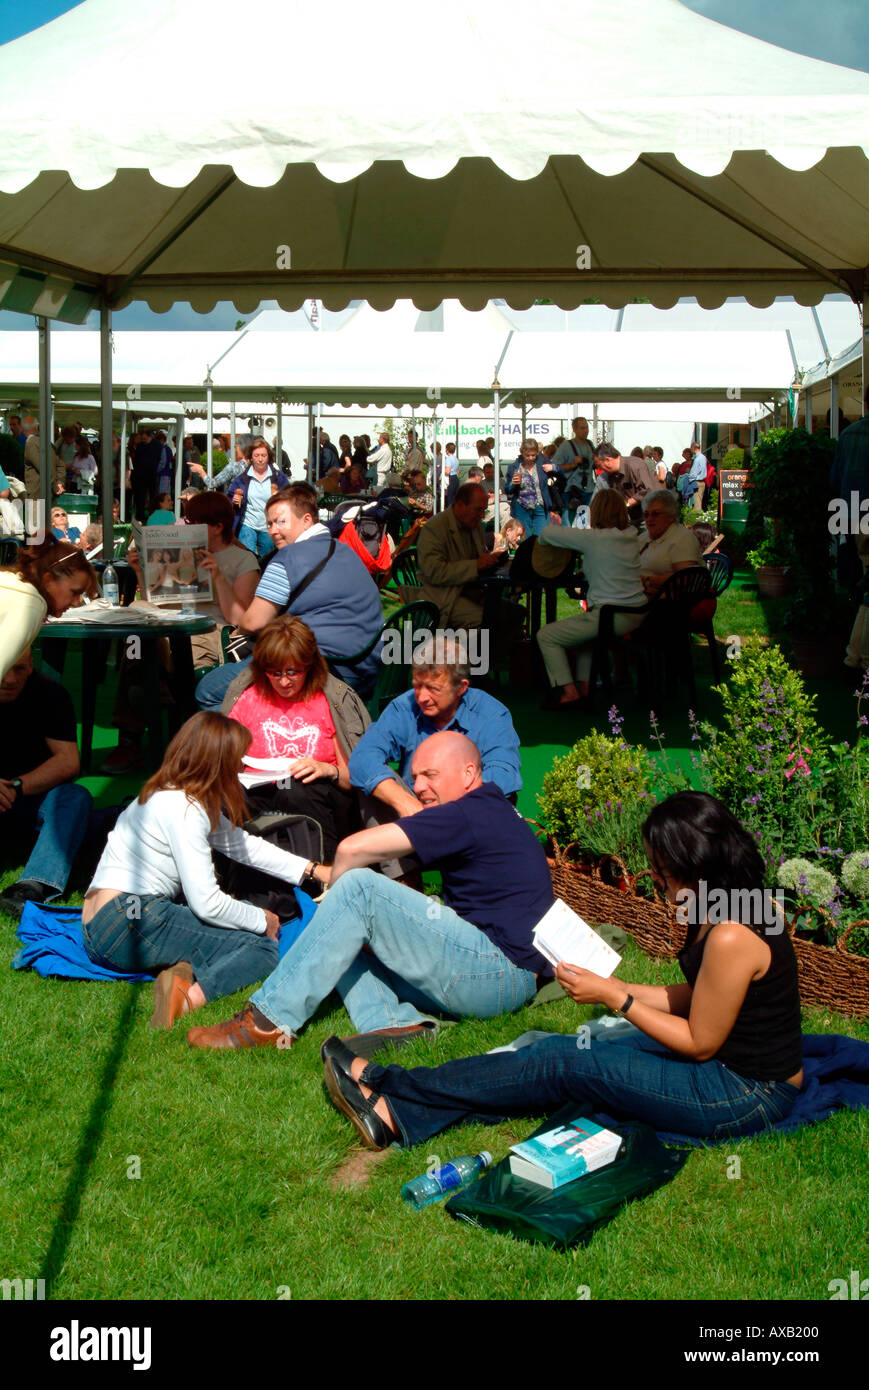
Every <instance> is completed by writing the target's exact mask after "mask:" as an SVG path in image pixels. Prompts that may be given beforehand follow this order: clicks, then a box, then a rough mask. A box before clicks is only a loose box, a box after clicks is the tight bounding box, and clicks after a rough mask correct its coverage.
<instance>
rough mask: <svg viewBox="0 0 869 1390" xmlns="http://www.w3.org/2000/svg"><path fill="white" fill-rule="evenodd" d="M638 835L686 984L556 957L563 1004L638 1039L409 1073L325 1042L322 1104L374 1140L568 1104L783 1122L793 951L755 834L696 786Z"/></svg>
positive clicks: (744, 1128)
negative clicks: (671, 919) (631, 978)
mask: <svg viewBox="0 0 869 1390" xmlns="http://www.w3.org/2000/svg"><path fill="white" fill-rule="evenodd" d="M643 838H644V840H645V844H646V853H647V855H648V858H649V863H650V864H651V867H652V871H653V873H654V875H655V878H656V880H657V882H658V883H659V884H660V886H661V887H662V888H663V889H664V891H665V892H666V895H667V898H668V900H669V901H670V902H671V903H672V904H674V905H675V906H676V908H677V917H678V918H679V920H680V921H682V922H685V923H687V926H688V932H687V939H686V943H685V946H684V948H683V949H682V951H681V952H680V953H679V962H680V965H681V967H682V971H683V974H684V976H685V983H684V984H678V985H642V984H625V983H623V982H621V981H619V980H617V979H615V978H614V977H613V978H610V979H604V978H603V977H602V976H600V975H595V974H593V973H592V972H591V971H589V970H584V969H581V968H580V967H578V966H572V965H570V964H568V963H566V962H562V963H561V964H560V965H559V966H558V967H557V969H556V978H557V979H558V980H559V981H560V982H561V984H562V985H563V986H564V989H565V990H566V992H567V993H568V994H569V995H570V996H571V998H573V999H574V1000H576V1002H577V1003H581V1004H598V1003H599V1004H606V1005H607V1006H608V1007H609V1008H611V1009H613V1010H614V1011H616V1012H619V1013H621V1014H623V1015H624V1016H625V1017H627V1018H628V1019H629V1021H630V1022H632V1023H634V1024H635V1025H636V1028H637V1030H639V1031H637V1032H635V1033H633V1034H631V1035H629V1036H627V1037H619V1038H618V1039H614V1040H613V1041H603V1040H599V1039H595V1041H594V1042H593V1044H592V1045H591V1046H590V1047H589V1046H587V1045H586V1046H584V1047H583V1046H582V1044H581V1042H580V1043H578V1040H577V1038H576V1037H571V1036H566V1037H554V1038H547V1039H545V1040H544V1041H542V1042H539V1043H535V1044H533V1045H532V1046H530V1047H526V1048H522V1049H521V1050H520V1051H518V1052H513V1053H499V1054H495V1055H494V1056H492V1055H487V1056H485V1057H468V1058H466V1059H464V1060H462V1061H457V1062H447V1063H446V1064H445V1065H443V1066H440V1067H416V1068H413V1069H412V1070H405V1069H404V1068H402V1067H398V1066H390V1067H380V1066H377V1065H375V1064H373V1063H365V1062H364V1060H363V1059H360V1058H354V1057H353V1055H352V1054H351V1053H349V1052H348V1051H347V1049H346V1048H343V1047H342V1045H341V1044H340V1043H339V1042H338V1040H337V1039H331V1040H330V1041H329V1043H327V1044H326V1045H325V1046H324V1049H323V1052H324V1057H325V1059H326V1071H327V1086H328V1089H329V1092H330V1095H331V1096H332V1098H333V1099H334V1100H335V1102H336V1104H337V1105H338V1108H339V1109H341V1110H342V1111H343V1113H344V1114H346V1115H347V1116H348V1118H349V1119H350V1120H351V1122H352V1123H353V1124H354V1125H355V1127H356V1128H357V1130H358V1131H359V1132H360V1133H361V1135H362V1137H363V1140H364V1142H365V1143H366V1144H368V1145H369V1147H372V1148H381V1147H384V1146H385V1145H387V1144H389V1143H392V1142H394V1141H395V1140H396V1139H398V1140H399V1141H401V1142H402V1143H404V1144H405V1145H411V1144H416V1143H420V1142H421V1141H423V1140H425V1139H428V1138H430V1137H431V1136H432V1135H433V1134H437V1133H439V1132H440V1131H441V1130H443V1129H446V1128H448V1127H449V1126H450V1125H454V1124H459V1123H461V1122H463V1121H483V1122H490V1123H496V1122H497V1121H498V1120H500V1119H503V1118H506V1117H507V1116H510V1115H530V1114H535V1113H537V1114H540V1113H542V1114H547V1113H549V1112H551V1111H552V1110H554V1109H556V1108H557V1107H559V1106H561V1105H565V1104H567V1103H568V1102H570V1101H575V1102H576V1104H577V1107H578V1111H577V1113H582V1114H585V1115H587V1116H591V1115H593V1114H594V1113H595V1112H596V1111H603V1112H604V1113H605V1114H607V1115H610V1116H614V1117H616V1118H617V1119H618V1118H623V1119H639V1120H644V1121H645V1122H646V1123H648V1124H651V1125H653V1126H654V1127H655V1128H656V1129H659V1130H666V1131H669V1132H675V1133H679V1134H689V1135H693V1136H696V1137H701V1138H709V1139H723V1138H727V1137H731V1136H739V1135H746V1134H754V1133H757V1132H758V1131H761V1130H764V1129H768V1128H770V1126H771V1125H773V1124H775V1123H777V1122H778V1121H779V1120H782V1119H785V1118H786V1117H787V1115H788V1114H789V1113H790V1111H791V1109H792V1107H793V1103H794V1101H795V1099H796V1097H797V1095H798V1093H799V1088H800V1086H801V1085H802V1081H803V1071H802V1057H801V1041H802V1039H801V1022H800V999H799V989H798V984H797V966H796V957H795V955H794V949H793V945H792V943H791V940H790V937H789V936H788V934H787V932H786V930H785V928H784V922H783V919H782V918H780V917H779V916H778V915H777V914H776V913H775V912H774V910H773V903H772V898H771V895H770V894H769V893H768V891H765V890H764V886H763V864H762V861H761V858H760V855H759V854H758V851H757V848H756V846H755V843H754V841H753V839H752V838H751V836H750V835H749V834H748V832H747V831H746V830H744V829H743V827H742V826H741V825H740V824H739V822H738V821H737V820H736V819H735V817H734V816H732V815H731V813H730V812H729V811H728V810H727V808H726V806H724V804H723V803H722V802H720V801H717V800H716V799H715V798H714V797H711V796H707V795H706V794H705V793H703V792H679V793H677V794H676V795H675V796H671V797H668V798H667V800H666V801H663V802H662V803H661V804H660V805H659V806H656V807H655V809H654V810H653V811H652V813H651V815H650V816H649V817H648V819H647V820H646V822H645V824H644V826H643ZM579 1107H582V1108H581V1110H580V1109H579Z"/></svg>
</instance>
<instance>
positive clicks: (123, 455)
mask: <svg viewBox="0 0 869 1390" xmlns="http://www.w3.org/2000/svg"><path fill="white" fill-rule="evenodd" d="M118 491H119V494H120V503H121V514H120V520H121V521H126V519H127V407H126V406H124V408H123V410H122V411H121V448H120V452H119V454H118Z"/></svg>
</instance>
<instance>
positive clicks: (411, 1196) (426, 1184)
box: [401, 1150, 492, 1211]
mask: <svg viewBox="0 0 869 1390" xmlns="http://www.w3.org/2000/svg"><path fill="white" fill-rule="evenodd" d="M491 1162H492V1155H491V1154H490V1153H486V1152H485V1150H484V1151H483V1153H479V1154H462V1156H461V1158H454V1159H453V1160H452V1162H451V1163H445V1164H444V1165H443V1167H441V1168H435V1169H434V1171H433V1172H431V1173H423V1175H422V1177H420V1178H414V1179H413V1182H406V1183H405V1184H404V1187H403V1188H402V1189H401V1195H402V1197H403V1198H404V1200H405V1202H409V1203H410V1205H411V1206H412V1207H413V1208H414V1210H415V1211H419V1209H420V1207H426V1206H428V1204H429V1202H439V1201H440V1200H441V1198H442V1197H448V1196H449V1195H450V1193H452V1192H458V1190H459V1188H460V1187H465V1186H467V1184H468V1183H469V1182H473V1180H474V1178H478V1177H479V1176H480V1174H481V1173H483V1172H485V1170H486V1169H487V1168H488V1167H489V1164H490V1163H491Z"/></svg>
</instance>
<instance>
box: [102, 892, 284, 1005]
mask: <svg viewBox="0 0 869 1390" xmlns="http://www.w3.org/2000/svg"><path fill="white" fill-rule="evenodd" d="M82 936H83V937H84V944H85V950H86V951H87V953H88V955H89V956H90V958H91V960H92V961H95V963H96V964H97V965H102V966H104V967H106V968H107V969H108V970H119V971H122V972H123V973H124V974H143V975H155V974H156V973H157V972H158V971H159V970H165V969H166V967H167V966H170V965H177V964H178V962H179V961H180V960H186V961H189V962H190V964H191V965H192V967H193V975H194V978H195V979H196V981H197V983H198V984H199V985H200V986H201V987H202V992H203V994H204V995H205V998H206V999H209V1000H210V999H220V998H221V997H222V996H223V995H224V994H234V993H235V991H236V990H237V989H244V987H245V985H251V984H253V982H254V980H261V979H262V978H263V976H264V975H268V973H269V971H270V970H274V968H275V965H276V963H277V959H278V943H277V942H276V941H272V940H270V938H269V937H267V936H257V935H256V933H255V932H250V931H240V930H238V929H237V928H234V927H213V926H212V925H211V924H210V923H209V922H203V921H201V920H200V918H199V917H197V916H196V914H195V913H194V912H191V910H190V908H189V907H185V906H184V905H183V904H180V903H173V902H170V901H169V899H168V898H159V897H156V896H154V895H152V894H137V893H119V894H118V896H117V897H116V898H113V899H112V901H111V902H109V903H106V905H105V907H101V908H100V910H99V912H97V913H96V915H95V916H94V917H92V918H91V920H90V922H88V924H87V926H86V927H84V926H83V927H82Z"/></svg>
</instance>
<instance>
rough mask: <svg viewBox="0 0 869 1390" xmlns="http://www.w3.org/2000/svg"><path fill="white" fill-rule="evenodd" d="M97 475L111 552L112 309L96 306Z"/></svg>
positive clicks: (108, 554)
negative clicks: (97, 320)
mask: <svg viewBox="0 0 869 1390" xmlns="http://www.w3.org/2000/svg"><path fill="white" fill-rule="evenodd" d="M100 478H101V482H102V487H101V492H102V499H101V501H102V507H101V510H102V514H103V555H104V556H105V558H106V559H107V560H108V559H110V558H111V557H112V556H113V555H114V553H115V547H114V544H113V543H110V541H109V537H113V535H114V532H113V531H112V525H113V522H112V311H111V309H110V308H109V307H108V305H107V304H106V303H105V301H104V302H103V303H102V304H101V305H100Z"/></svg>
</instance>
